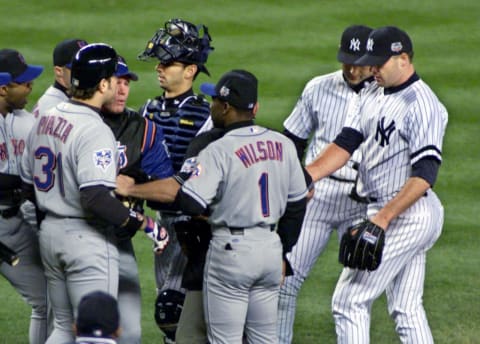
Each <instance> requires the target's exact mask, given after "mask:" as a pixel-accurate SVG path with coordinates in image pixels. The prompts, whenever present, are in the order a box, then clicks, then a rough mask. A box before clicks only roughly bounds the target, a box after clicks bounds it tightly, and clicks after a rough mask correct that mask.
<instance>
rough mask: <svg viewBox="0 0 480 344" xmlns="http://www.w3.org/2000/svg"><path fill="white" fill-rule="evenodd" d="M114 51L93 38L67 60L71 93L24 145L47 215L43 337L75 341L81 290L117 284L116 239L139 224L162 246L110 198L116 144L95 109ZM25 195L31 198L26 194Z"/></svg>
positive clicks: (139, 218)
mask: <svg viewBox="0 0 480 344" xmlns="http://www.w3.org/2000/svg"><path fill="white" fill-rule="evenodd" d="M116 69H117V54H116V52H115V50H114V49H113V48H112V47H110V46H109V45H106V44H102V43H97V44H90V45H87V46H85V47H83V48H82V49H80V50H79V51H78V52H77V54H76V55H75V57H74V59H73V61H72V70H71V72H72V78H71V84H72V88H71V90H72V99H71V100H70V101H68V102H63V103H60V104H58V105H57V106H56V107H54V108H52V109H50V110H47V112H46V113H45V114H43V115H41V117H40V118H38V120H37V121H36V124H35V125H34V127H33V129H32V131H31V133H30V135H29V136H28V139H27V143H26V145H25V154H24V155H23V159H22V171H21V172H22V180H23V181H24V182H25V183H26V184H27V185H29V186H30V193H33V192H34V193H35V199H34V200H35V201H36V204H37V206H38V208H39V210H40V211H42V212H43V213H44V214H45V218H44V220H43V221H42V222H41V225H40V232H39V241H40V249H41V250H40V252H41V255H42V261H43V265H44V268H45V274H46V277H47V281H48V292H49V296H50V300H51V303H52V308H53V313H54V316H55V324H54V330H53V332H52V334H51V335H50V336H49V338H48V340H47V343H48V344H50V343H64V342H68V341H72V340H73V331H72V328H71V324H72V323H73V318H74V314H76V310H77V307H78V303H79V301H80V299H81V298H82V296H83V295H85V294H86V293H88V292H90V291H93V290H103V291H105V292H108V293H110V294H111V295H113V296H114V297H116V296H117V290H118V279H119V277H118V260H119V257H118V251H117V246H116V244H117V241H118V240H122V239H127V238H130V237H132V236H133V235H135V233H136V232H137V230H139V229H143V230H144V231H145V233H147V234H148V235H149V237H150V238H151V239H152V240H154V242H155V244H156V245H158V246H159V248H160V249H161V248H162V245H163V243H164V242H160V239H161V237H164V238H166V239H167V236H166V232H165V231H163V233H160V231H159V230H158V227H156V225H155V223H154V221H153V220H152V219H151V218H148V217H144V216H143V215H142V214H140V213H137V212H135V211H130V210H129V209H128V208H126V207H124V206H123V204H122V203H121V202H120V201H119V200H118V199H116V198H115V197H113V196H112V194H111V190H113V189H114V188H115V178H116V174H117V156H118V152H117V144H116V141H115V137H114V136H113V133H112V132H111V130H110V128H109V127H108V126H107V125H105V124H104V123H103V121H102V119H101V117H100V115H99V111H100V108H101V107H102V105H104V104H105V103H108V102H109V101H111V100H113V99H114V97H115V92H116V88H117V78H116V76H115V75H114V74H115V72H116ZM30 199H32V197H31V195H30Z"/></svg>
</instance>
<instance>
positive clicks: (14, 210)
mask: <svg viewBox="0 0 480 344" xmlns="http://www.w3.org/2000/svg"><path fill="white" fill-rule="evenodd" d="M19 210H20V206H19V205H15V206H13V207H10V208H7V209H3V210H0V216H1V217H3V218H4V219H9V218H11V217H14V216H16V215H17V214H18V211H19Z"/></svg>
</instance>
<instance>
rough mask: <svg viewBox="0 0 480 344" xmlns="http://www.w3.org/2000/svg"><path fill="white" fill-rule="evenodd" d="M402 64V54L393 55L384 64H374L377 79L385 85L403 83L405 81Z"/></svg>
mask: <svg viewBox="0 0 480 344" xmlns="http://www.w3.org/2000/svg"><path fill="white" fill-rule="evenodd" d="M402 64H403V60H402V57H401V56H392V57H390V58H389V59H388V60H387V62H385V63H384V64H383V65H382V66H372V72H373V76H374V77H375V81H376V82H377V83H378V84H379V85H380V86H383V87H394V86H398V85H401V84H402V83H403V82H404V80H403V72H402Z"/></svg>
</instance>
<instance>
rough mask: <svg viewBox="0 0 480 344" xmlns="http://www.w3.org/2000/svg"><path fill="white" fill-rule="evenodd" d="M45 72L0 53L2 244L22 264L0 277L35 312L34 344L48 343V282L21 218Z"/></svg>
mask: <svg viewBox="0 0 480 344" xmlns="http://www.w3.org/2000/svg"><path fill="white" fill-rule="evenodd" d="M42 71H43V67H40V66H32V65H27V64H26V63H25V59H24V58H23V56H22V55H21V54H20V53H19V52H18V51H16V50H13V49H2V50H0V72H2V73H1V75H2V78H1V79H2V80H1V83H0V114H1V116H0V241H1V242H3V243H5V244H6V245H7V246H9V247H10V248H12V249H13V250H15V251H16V252H17V254H18V256H19V258H20V261H19V263H18V264H17V265H16V266H15V267H12V266H10V265H8V264H0V273H1V274H2V275H3V276H4V277H5V278H6V279H7V280H8V281H9V282H10V284H11V285H12V286H13V287H14V288H15V289H16V290H17V291H18V293H19V294H20V295H22V297H23V298H24V299H25V301H26V302H27V303H28V304H29V305H30V306H31V307H32V313H31V317H30V329H29V342H30V344H40V343H44V342H45V340H46V337H47V282H46V280H45V276H44V272H43V267H42V262H41V260H40V254H39V251H38V238H37V233H36V231H35V230H34V228H33V227H32V226H31V225H30V224H28V223H27V222H26V221H24V220H23V219H22V217H21V215H20V213H19V206H20V201H21V198H20V187H21V180H20V177H19V174H20V164H21V159H22V155H23V153H24V149H25V144H26V140H27V136H28V133H29V132H30V129H31V128H32V126H33V124H34V122H35V119H34V117H33V115H32V114H31V113H29V112H27V111H25V110H24V107H25V105H26V104H27V97H28V95H29V94H30V93H31V92H32V85H33V80H34V79H36V78H37V77H38V76H39V75H40V74H41V73H42Z"/></svg>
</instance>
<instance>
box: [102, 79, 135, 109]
mask: <svg viewBox="0 0 480 344" xmlns="http://www.w3.org/2000/svg"><path fill="white" fill-rule="evenodd" d="M129 93H130V79H128V78H117V92H116V93H115V98H114V99H113V100H112V101H111V102H109V103H108V104H105V108H106V109H107V110H108V111H109V112H111V113H117V114H119V113H122V112H123V110H125V106H127V99H128V94H129Z"/></svg>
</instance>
